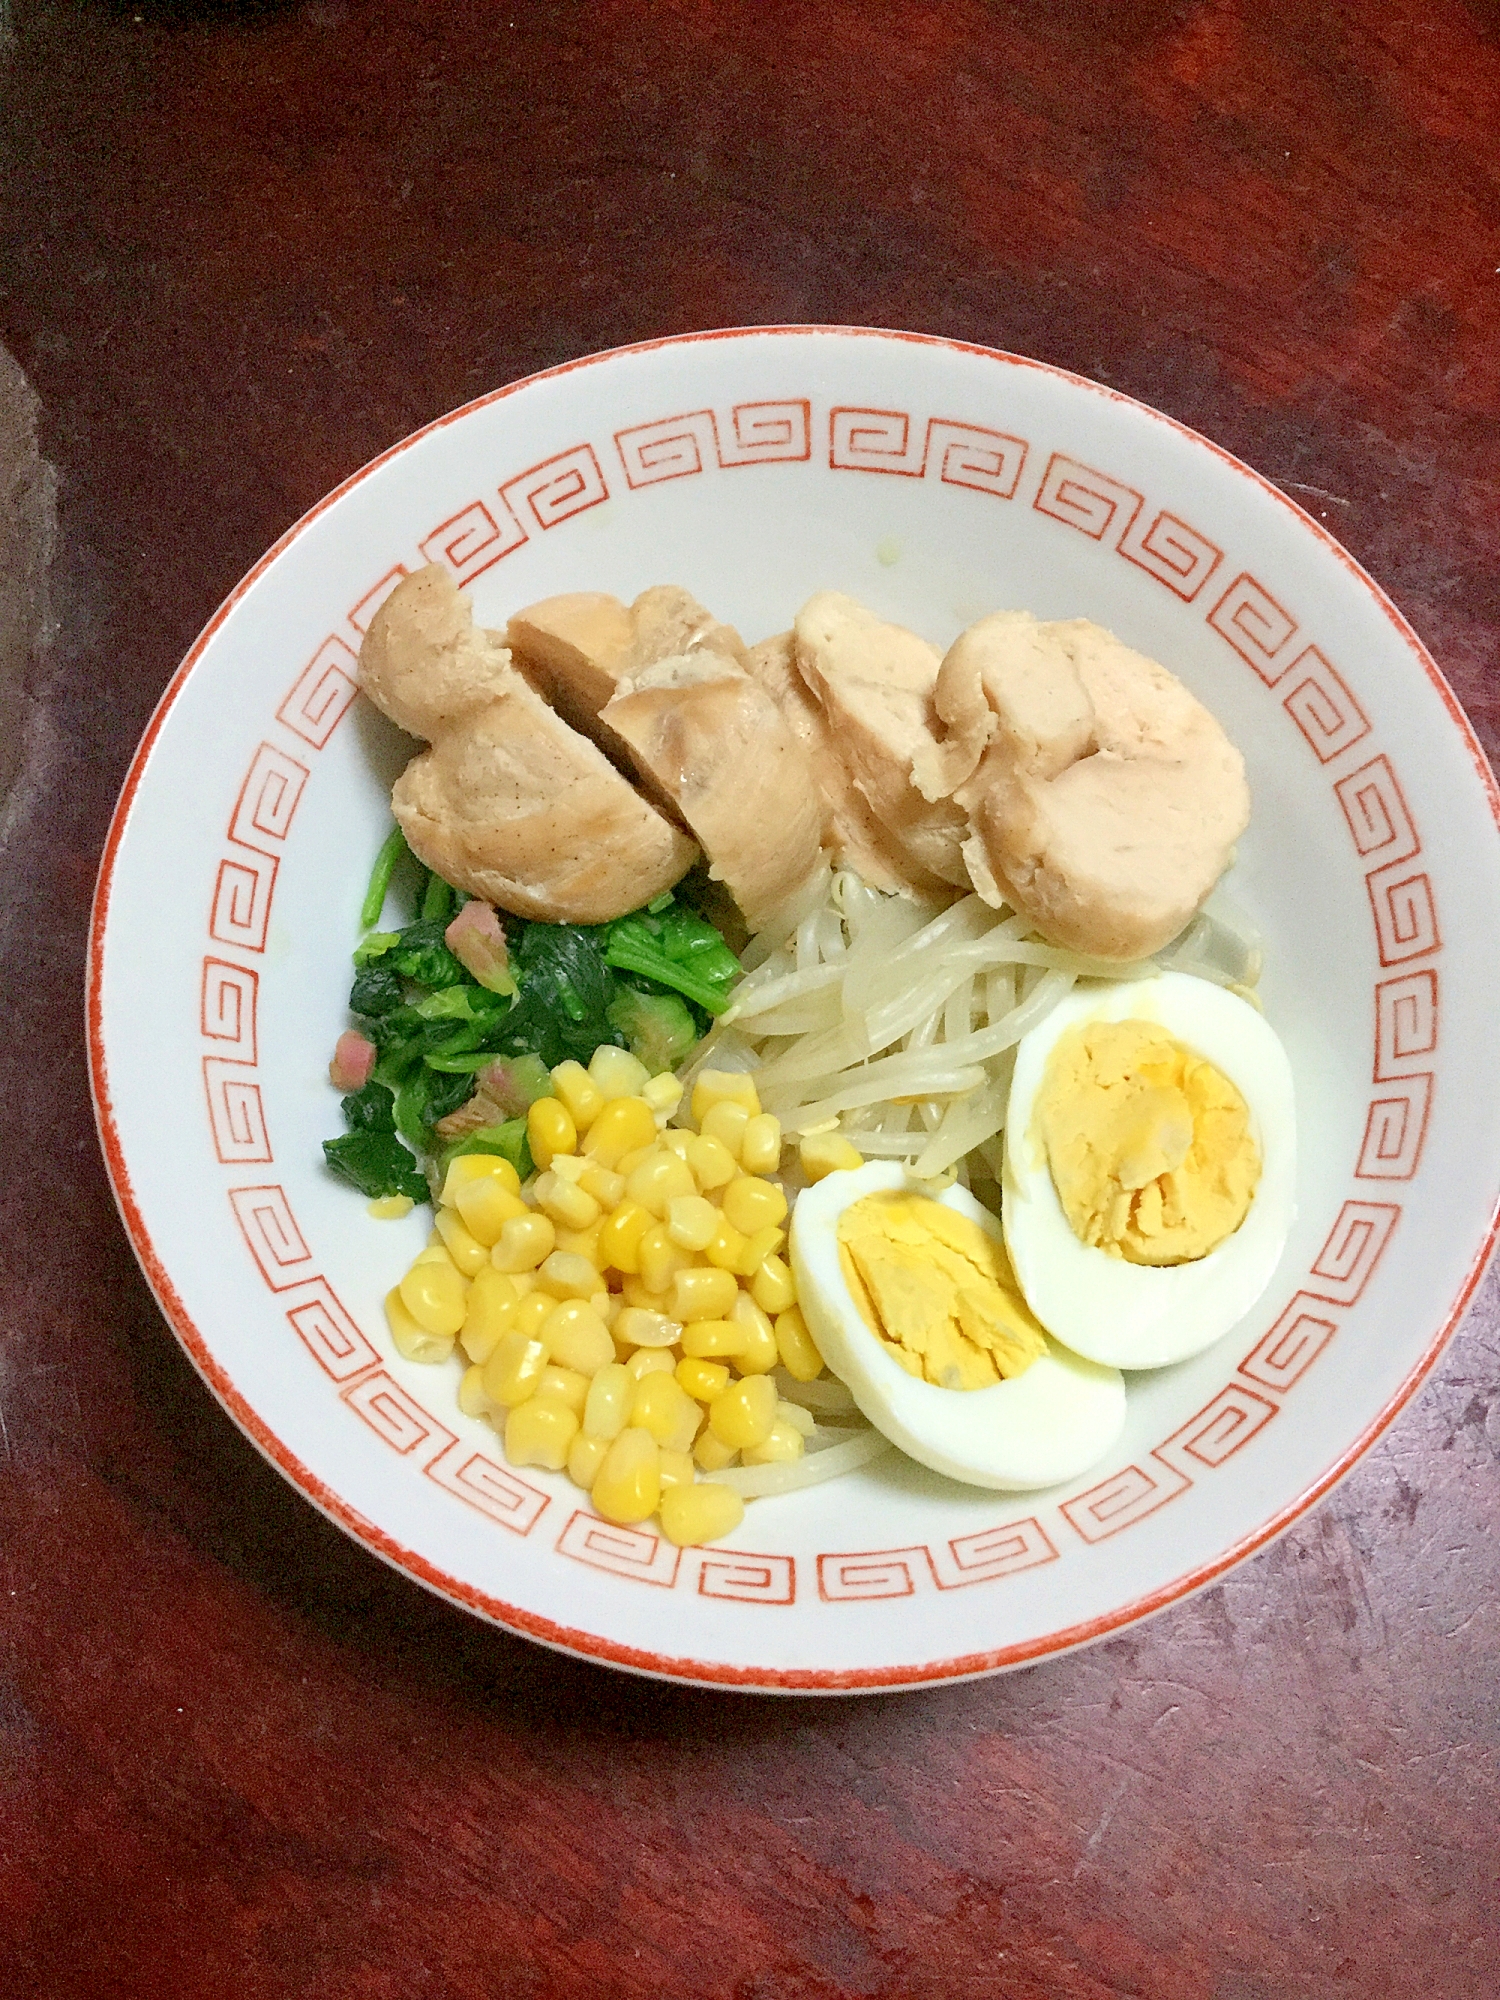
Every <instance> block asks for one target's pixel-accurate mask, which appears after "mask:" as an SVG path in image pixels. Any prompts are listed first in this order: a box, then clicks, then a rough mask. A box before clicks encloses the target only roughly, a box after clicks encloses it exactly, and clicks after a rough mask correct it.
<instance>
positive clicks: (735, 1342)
mask: <svg viewBox="0 0 1500 2000" xmlns="http://www.w3.org/2000/svg"><path fill="white" fill-rule="evenodd" d="M747 1337H748V1336H747V1334H746V1331H745V1328H744V1327H742V1326H740V1325H739V1324H738V1323H737V1322H736V1321H735V1320H732V1319H698V1320H693V1321H691V1322H690V1323H689V1324H688V1325H687V1326H685V1327H684V1328H683V1329H682V1351H683V1353H684V1354H686V1355H687V1356H688V1357H689V1358H690V1359H691V1360H694V1361H701V1360H704V1359H705V1358H706V1357H708V1356H718V1355H721V1354H739V1353H741V1352H742V1351H743V1349H744V1345H745V1341H746V1339H747Z"/></svg>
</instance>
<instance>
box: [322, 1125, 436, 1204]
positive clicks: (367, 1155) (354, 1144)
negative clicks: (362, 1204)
mask: <svg viewBox="0 0 1500 2000" xmlns="http://www.w3.org/2000/svg"><path fill="white" fill-rule="evenodd" d="M323 1154H324V1157H325V1158H326V1159H327V1161H328V1164H329V1166H330V1167H331V1168H332V1169H333V1171H334V1173H336V1174H337V1175H338V1177H339V1179H340V1180H344V1181H348V1182H349V1183H350V1185H351V1186H352V1187H357V1188H358V1189H359V1191H360V1193H361V1194H363V1195H368V1196H369V1197H370V1199H371V1200H372V1201H374V1200H378V1199H379V1197H380V1196H381V1195H388V1194H404V1195H408V1196H410V1198H411V1199H412V1200H413V1201H428V1200H430V1199H431V1195H430V1192H429V1189H428V1186H427V1177H426V1175H425V1174H423V1173H422V1172H421V1171H420V1169H419V1168H418V1166H417V1163H416V1161H415V1160H414V1159H413V1158H412V1156H411V1154H410V1153H409V1152H407V1150H406V1148H405V1147H404V1146H403V1145H402V1143H401V1141H400V1140H399V1139H398V1138H397V1137H396V1135H395V1133H394V1132H346V1133H344V1135H343V1137H342V1138H339V1139H325V1140H324V1141H323Z"/></svg>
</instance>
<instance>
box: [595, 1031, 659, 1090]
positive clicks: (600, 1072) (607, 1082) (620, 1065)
mask: <svg viewBox="0 0 1500 2000" xmlns="http://www.w3.org/2000/svg"><path fill="white" fill-rule="evenodd" d="M589 1075H590V1077H591V1078H592V1079H593V1081H594V1083H595V1084H596V1085H597V1086H598V1088H599V1090H600V1091H601V1092H602V1093H603V1095H604V1097H605V1099H606V1101H607V1100H608V1099H610V1098H611V1097H639V1095H640V1093H641V1087H642V1085H644V1084H647V1083H649V1082H650V1081H651V1072H650V1070H649V1069H647V1067H646V1065H645V1064H644V1063H643V1062H640V1061H638V1060H637V1059H636V1057H634V1056H633V1055H632V1054H631V1053H630V1051H629V1050H628V1049H617V1048H613V1047H611V1046H610V1044H609V1043H608V1042H604V1043H601V1045H600V1046H599V1047H598V1048H597V1049H595V1051H594V1053H593V1055H592V1057H591V1058H590V1060H589Z"/></svg>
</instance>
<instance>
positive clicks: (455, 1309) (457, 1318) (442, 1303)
mask: <svg viewBox="0 0 1500 2000" xmlns="http://www.w3.org/2000/svg"><path fill="white" fill-rule="evenodd" d="M396 1289H397V1291H398V1292H399V1293H400V1295H401V1303H402V1305H404V1306H405V1307H406V1310H407V1311H408V1312H409V1313H410V1314H411V1316H412V1318H413V1319H414V1320H415V1321H416V1323H417V1325H418V1326H420V1327H423V1328H425V1329H426V1331H427V1332H428V1333H436V1334H439V1335H441V1336H443V1337H444V1338H446V1339H448V1340H450V1341H451V1340H452V1339H453V1338H454V1337H455V1336H456V1335H457V1333H458V1329H459V1328H460V1327H461V1326H462V1325H463V1323H464V1302H465V1300H466V1299H467V1297H468V1291H469V1287H468V1284H467V1283H466V1282H465V1280H464V1278H463V1276H462V1275H461V1273H460V1272H459V1271H458V1270H456V1269H455V1267H454V1266H453V1265H452V1264H448V1263H444V1264H435V1263H434V1264H423V1263H416V1264H413V1265H412V1267H411V1269H410V1270H409V1271H408V1272H407V1274H406V1276H405V1277H404V1278H403V1279H402V1280H401V1283H400V1284H399V1285H398V1286H397V1287H396Z"/></svg>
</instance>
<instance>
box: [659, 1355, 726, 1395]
mask: <svg viewBox="0 0 1500 2000" xmlns="http://www.w3.org/2000/svg"><path fill="white" fill-rule="evenodd" d="M672 1372H673V1374H674V1375H675V1376H676V1377H677V1380H678V1382H679V1383H680V1384H681V1386H682V1387H683V1388H684V1389H686V1390H687V1392H688V1394H689V1395H690V1396H691V1397H692V1398H693V1401H694V1402H695V1403H711V1402H712V1401H713V1399H714V1397H715V1396H720V1395H722V1394H723V1392H724V1391H725V1390H726V1389H727V1388H728V1387H729V1370H728V1369H727V1368H726V1367H725V1366H724V1364H723V1362H722V1361H700V1360H698V1359H697V1358H696V1357H695V1356H693V1355H688V1356H686V1357H685V1358H684V1359H683V1360H681V1361H679V1362H678V1364H677V1366H676V1367H675V1368H674V1369H673V1371H672Z"/></svg>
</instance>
